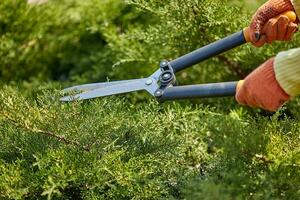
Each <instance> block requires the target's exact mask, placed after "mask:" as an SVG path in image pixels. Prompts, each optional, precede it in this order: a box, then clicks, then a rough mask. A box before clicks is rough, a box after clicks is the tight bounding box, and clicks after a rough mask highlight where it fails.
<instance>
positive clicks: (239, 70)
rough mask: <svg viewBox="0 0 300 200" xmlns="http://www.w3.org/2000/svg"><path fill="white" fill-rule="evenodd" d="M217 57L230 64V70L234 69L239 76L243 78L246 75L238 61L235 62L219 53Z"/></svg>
mask: <svg viewBox="0 0 300 200" xmlns="http://www.w3.org/2000/svg"><path fill="white" fill-rule="evenodd" d="M217 58H218V59H219V60H220V61H222V62H224V63H225V64H226V65H228V67H229V70H230V71H232V72H233V73H234V74H235V75H236V76H238V78H240V79H243V78H245V77H246V75H247V74H246V73H245V72H243V70H242V69H241V68H240V67H239V65H238V63H236V62H233V61H231V60H229V59H228V58H226V57H225V56H224V55H218V56H217Z"/></svg>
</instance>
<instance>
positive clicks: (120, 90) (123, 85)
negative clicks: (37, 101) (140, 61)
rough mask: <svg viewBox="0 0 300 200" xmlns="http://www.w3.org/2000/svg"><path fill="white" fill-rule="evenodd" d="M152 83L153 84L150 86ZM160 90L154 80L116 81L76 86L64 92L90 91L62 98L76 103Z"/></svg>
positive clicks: (152, 92)
mask: <svg viewBox="0 0 300 200" xmlns="http://www.w3.org/2000/svg"><path fill="white" fill-rule="evenodd" d="M150 83H151V84H150ZM157 88H158V85H157V83H156V81H155V80H154V79H152V78H145V79H134V80H128V81H116V82H108V83H95V84H86V85H81V86H74V87H71V88H67V89H65V90H64V91H65V92H66V91H67V92H71V91H74V92H76V91H81V90H89V91H86V92H83V93H80V94H76V95H70V96H65V97H62V98H61V99H60V100H61V101H74V100H84V99H92V98H96V97H104V96H109V95H115V94H124V93H128V92H133V91H139V90H147V91H148V92H149V93H151V94H152V95H153V94H154V92H155V90H156V89H157Z"/></svg>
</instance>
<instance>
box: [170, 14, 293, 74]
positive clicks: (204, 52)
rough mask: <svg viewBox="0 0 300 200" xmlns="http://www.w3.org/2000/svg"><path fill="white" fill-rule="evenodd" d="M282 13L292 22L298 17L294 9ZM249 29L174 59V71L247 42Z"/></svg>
mask: <svg viewBox="0 0 300 200" xmlns="http://www.w3.org/2000/svg"><path fill="white" fill-rule="evenodd" d="M282 15H285V16H287V17H288V18H289V19H290V21H292V22H294V21H296V18H297V16H296V14H295V12H293V11H288V12H285V13H283V14H282ZM280 16H281V15H280ZM280 16H278V17H280ZM278 17H277V18H278ZM249 30H250V29H249V28H245V29H244V30H242V31H239V32H237V33H234V34H232V35H230V36H228V37H226V38H224V39H221V40H218V41H216V42H213V43H211V44H209V45H207V46H204V47H202V48H200V49H197V50H195V51H193V52H191V53H189V54H186V55H184V56H181V57H179V58H177V59H175V60H172V61H171V62H170V64H171V66H172V68H173V70H174V72H175V73H176V72H179V71H181V70H183V69H185V68H187V67H190V66H192V65H195V64H197V63H199V62H201V61H204V60H206V59H208V58H211V57H213V56H216V55H218V54H221V53H224V52H226V51H228V50H230V49H233V48H235V47H238V46H240V45H242V44H245V43H246V42H249V41H250V34H249Z"/></svg>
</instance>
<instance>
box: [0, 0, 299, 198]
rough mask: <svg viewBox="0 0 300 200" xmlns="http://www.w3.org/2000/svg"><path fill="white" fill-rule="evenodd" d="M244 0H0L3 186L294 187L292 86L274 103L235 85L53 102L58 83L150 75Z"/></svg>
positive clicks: (257, 191) (188, 193) (210, 76)
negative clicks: (268, 109)
mask: <svg viewBox="0 0 300 200" xmlns="http://www.w3.org/2000/svg"><path fill="white" fill-rule="evenodd" d="M244 4H245V1H242V0H240V1H232V2H231V1H230V2H226V1H221V0H165V1H160V0H148V1H143V0H127V1H126V2H124V1H122V0H101V1H99V0H85V1H77V0H48V2H47V3H45V4H39V5H27V4H26V1H24V0H13V1H12V0H2V1H1V3H0V61H1V65H0V81H1V82H2V83H1V88H0V199H207V200H210V199H211V200H213V199H225V200H226V199H299V196H300V189H299V187H300V184H299V179H300V168H299V167H300V156H299V155H300V145H299V144H300V137H299V129H300V123H299V119H300V112H299V111H298V109H299V105H300V101H299V100H298V99H295V100H294V101H293V102H291V103H289V104H288V105H287V107H285V108H283V109H282V110H280V111H279V112H278V113H276V114H269V113H265V112H262V111H260V110H253V109H246V108H244V107H241V106H239V105H237V104H236V102H235V101H234V99H231V98H229V99H228V98H227V99H225V98H224V99H216V100H210V99H209V100H201V104H199V101H196V102H192V103H191V102H190V101H189V102H171V103H164V104H159V103H157V102H156V101H154V100H151V99H150V98H148V99H147V100H143V101H137V99H140V98H139V96H137V95H136V94H134V95H129V96H125V97H124V96H123V97H108V98H101V99H95V100H90V101H84V102H81V101H80V102H74V103H61V102H59V101H58V98H59V96H60V93H59V92H58V90H60V89H61V87H63V86H65V85H74V84H77V83H83V82H94V81H105V80H107V79H129V78H139V77H143V76H148V75H149V74H151V73H152V72H153V71H154V70H155V69H156V68H157V67H158V63H159V61H160V60H161V59H170V60H171V59H174V58H176V57H178V56H180V55H183V54H186V53H188V52H190V51H192V50H194V49H197V48H199V47H201V46H204V45H206V44H208V43H210V42H213V41H215V40H217V39H220V38H223V37H225V36H227V35H229V34H231V33H234V32H236V31H239V30H241V29H242V28H243V27H245V26H246V25H247V24H249V20H250V15H249V10H248V9H246V7H245V6H243V5H244ZM233 5H234V6H233ZM299 39H300V38H299V37H296V38H295V40H293V41H292V42H289V43H281V42H278V43H276V44H272V45H268V46H266V47H264V48H261V49H255V48H253V47H251V45H244V46H242V47H239V48H237V49H235V50H233V51H230V52H227V53H226V54H222V55H219V56H216V57H214V58H212V59H210V60H208V61H205V62H203V63H201V64H198V65H197V66H195V67H193V68H192V69H189V70H186V71H184V72H181V73H180V74H178V77H177V78H178V79H179V80H180V82H181V83H200V82H214V81H226V80H239V79H241V78H243V77H244V76H245V75H246V74H247V73H249V72H250V71H251V70H252V69H253V68H255V67H257V66H258V65H259V64H260V63H262V62H263V61H264V60H265V59H267V58H269V57H271V56H274V55H276V53H277V52H279V51H282V50H286V49H289V48H292V47H295V46H296V45H297V44H298V46H299V41H300V40H299ZM45 80H47V82H49V83H42V82H44V81H45ZM53 80H56V81H57V80H59V81H61V82H53ZM22 81H27V82H22ZM62 81H64V82H62ZM62 85H63V86H62Z"/></svg>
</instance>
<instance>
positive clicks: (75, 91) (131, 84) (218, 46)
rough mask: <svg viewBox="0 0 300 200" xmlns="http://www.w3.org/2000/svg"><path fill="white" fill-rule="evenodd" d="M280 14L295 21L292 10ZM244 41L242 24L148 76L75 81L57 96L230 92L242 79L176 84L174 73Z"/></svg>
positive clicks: (217, 94) (161, 98) (70, 98)
mask: <svg viewBox="0 0 300 200" xmlns="http://www.w3.org/2000/svg"><path fill="white" fill-rule="evenodd" d="M283 15H285V16H287V17H288V18H289V19H290V20H291V21H296V14H295V13H294V12H292V11H288V12H285V13H284V14H283ZM247 42H250V35H249V28H244V29H243V30H241V31H239V32H237V33H234V34H232V35H230V36H227V37H226V38H223V39H221V40H218V41H216V42H213V43H211V44H209V45H207V46H204V47H202V48H200V49H197V50H195V51H193V52H191V53H188V54H186V55H184V56H181V57H179V58H177V59H174V60H172V61H167V60H163V61H161V62H160V67H159V69H158V70H156V71H155V72H154V73H153V74H152V75H151V76H149V77H148V78H142V79H132V80H123V81H112V82H102V83H91V84H84V85H78V86H74V87H70V88H66V89H64V90H63V93H69V94H70V93H72V94H71V95H69V96H64V97H62V98H61V99H60V100H61V101H74V100H84V99H92V98H97V97H104V96H110V95H117V94H124V93H128V92H133V91H140V90H145V91H147V92H148V93H149V94H151V95H152V96H154V97H155V98H156V99H157V100H159V101H167V100H176V99H190V98H205V97H225V96H234V95H235V93H236V89H237V87H238V85H240V84H242V83H243V81H234V82H220V83H209V84H197V85H186V86H177V85H176V84H175V82H176V76H175V73H177V72H179V71H181V70H183V69H186V68H188V67H190V66H193V65H195V64H197V63H199V62H202V61H204V60H206V59H208V58H211V57H213V56H216V55H218V54H221V53H224V52H226V51H228V50H231V49H233V48H235V47H238V46H240V45H242V44H245V43H247Z"/></svg>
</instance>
